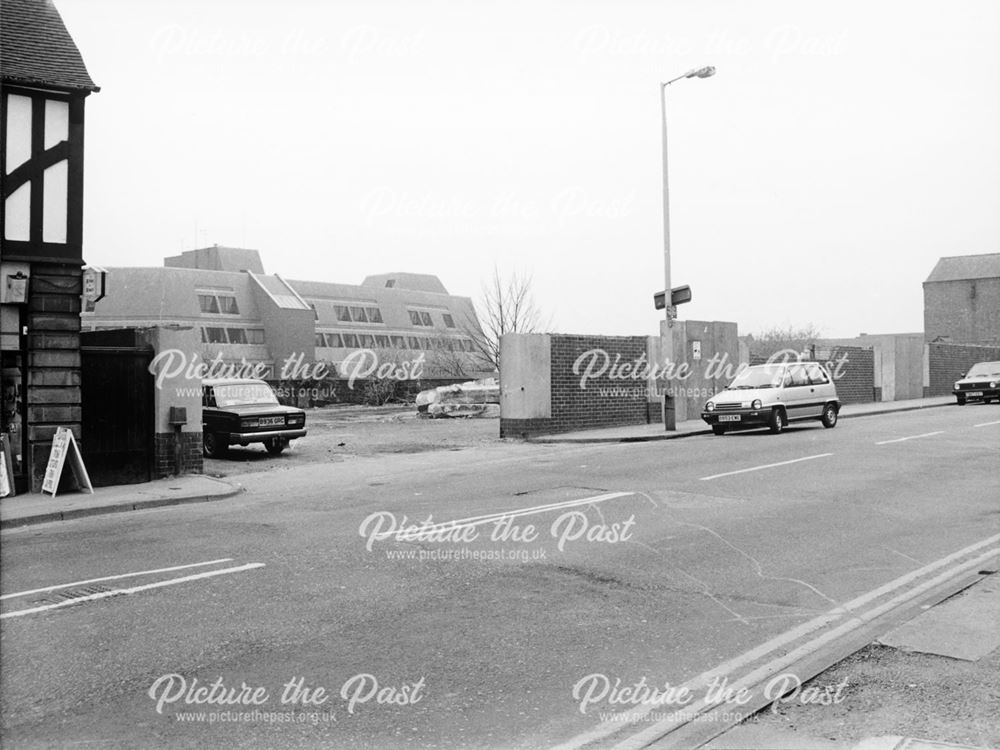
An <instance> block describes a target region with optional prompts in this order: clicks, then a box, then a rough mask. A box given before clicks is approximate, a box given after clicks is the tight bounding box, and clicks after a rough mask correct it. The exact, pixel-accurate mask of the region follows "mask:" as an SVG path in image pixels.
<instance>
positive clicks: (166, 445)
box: [153, 432, 204, 479]
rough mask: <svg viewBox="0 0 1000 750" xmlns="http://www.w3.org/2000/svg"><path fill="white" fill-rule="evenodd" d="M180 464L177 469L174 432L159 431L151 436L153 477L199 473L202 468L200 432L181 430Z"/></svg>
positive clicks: (160, 477)
mask: <svg viewBox="0 0 1000 750" xmlns="http://www.w3.org/2000/svg"><path fill="white" fill-rule="evenodd" d="M179 434H180V441H181V466H180V471H178V470H177V457H176V453H175V451H176V445H177V444H176V442H175V437H174V435H175V433H172V432H159V433H157V434H156V435H154V436H153V450H154V451H155V455H154V457H153V479H162V478H164V477H169V476H173V475H175V474H201V473H202V470H203V468H204V459H203V458H202V449H201V433H200V432H181V433H179Z"/></svg>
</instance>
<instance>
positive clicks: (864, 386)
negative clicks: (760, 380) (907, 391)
mask: <svg viewBox="0 0 1000 750" xmlns="http://www.w3.org/2000/svg"><path fill="white" fill-rule="evenodd" d="M809 356H810V357H811V358H812V359H815V360H816V361H817V362H823V363H824V364H826V365H827V366H828V367H829V369H830V372H831V373H832V374H833V375H834V377H835V378H836V386H837V397H838V398H839V399H840V403H842V404H867V403H871V402H872V401H878V400H880V398H881V389H877V388H876V387H875V352H874V351H873V350H872V349H867V348H864V347H860V346H834V347H830V348H828V349H819V348H817V349H815V350H814V351H813V352H812V354H810V355H809ZM766 361H767V358H766V357H763V356H760V355H758V354H751V355H750V364H751V365H760V364H763V363H764V362H766Z"/></svg>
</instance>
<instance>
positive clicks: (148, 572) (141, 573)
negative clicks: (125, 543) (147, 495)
mask: <svg viewBox="0 0 1000 750" xmlns="http://www.w3.org/2000/svg"><path fill="white" fill-rule="evenodd" d="M232 561H233V558H231V557H222V558H219V559H218V560H208V561H207V562H200V563H191V564H189V565H174V566H173V567H172V568H157V569H156V570H138V571H136V572H135V573H122V574H121V575H116V576H104V577H103V578H88V579H87V580H86V581H73V583H60V584H57V585H55V586H45V587H43V588H40V589H30V590H28V591H18V592H17V593H14V594H4V595H3V596H0V600H3V599H13V598H14V597H16V596H28V594H41V593H43V592H45V591H55V590H56V589H68V588H72V587H73V586H85V585H87V584H88V583H100V582H101V581H117V580H120V579H122V578H131V577H132V576H148V575H153V574H154V573H173V572H174V571H175V570H185V569H187V568H200V567H202V566H204V565H215V564H217V563H224V562H232Z"/></svg>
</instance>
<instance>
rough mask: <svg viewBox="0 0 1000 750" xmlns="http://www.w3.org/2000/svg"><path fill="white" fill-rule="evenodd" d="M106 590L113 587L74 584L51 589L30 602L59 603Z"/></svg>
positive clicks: (110, 589)
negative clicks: (54, 589) (55, 589)
mask: <svg viewBox="0 0 1000 750" xmlns="http://www.w3.org/2000/svg"><path fill="white" fill-rule="evenodd" d="M108 591H114V589H113V588H111V587H110V586H104V585H102V584H91V585H89V586H74V587H73V588H68V589H63V590H62V591H52V592H50V593H48V594H47V595H46V596H44V597H42V598H40V599H34V600H33V601H32V604H33V605H35V606H39V605H43V604H61V603H62V602H67V601H73V600H74V599H83V598H84V597H87V596H93V595H94V594H104V593H107V592H108Z"/></svg>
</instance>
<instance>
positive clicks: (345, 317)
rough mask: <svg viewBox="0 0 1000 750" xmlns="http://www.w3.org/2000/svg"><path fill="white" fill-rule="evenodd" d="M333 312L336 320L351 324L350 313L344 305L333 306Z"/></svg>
mask: <svg viewBox="0 0 1000 750" xmlns="http://www.w3.org/2000/svg"><path fill="white" fill-rule="evenodd" d="M333 311H334V312H335V313H336V314H337V320H340V321H342V322H344V323H350V322H351V311H350V310H348V309H347V308H346V307H345V306H344V305H334V306H333Z"/></svg>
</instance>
